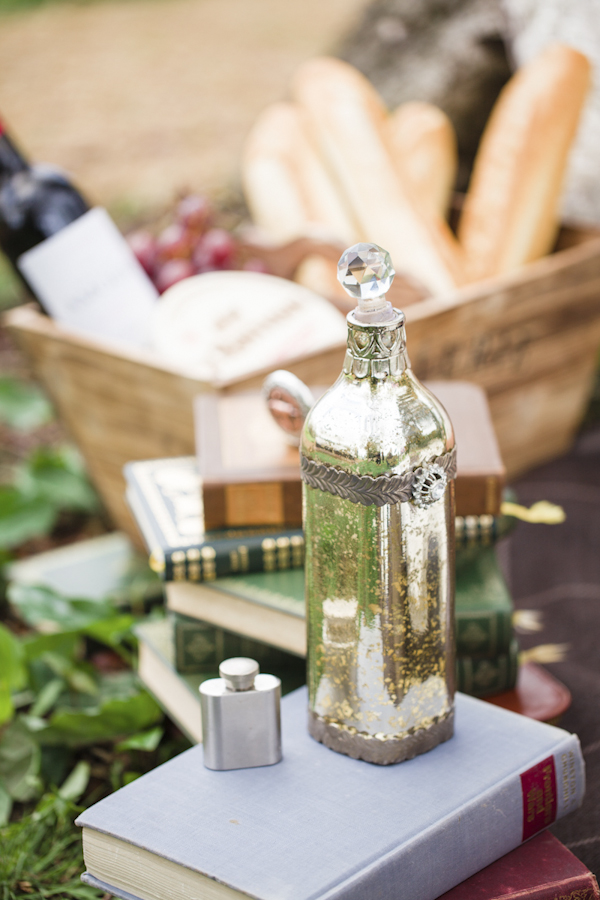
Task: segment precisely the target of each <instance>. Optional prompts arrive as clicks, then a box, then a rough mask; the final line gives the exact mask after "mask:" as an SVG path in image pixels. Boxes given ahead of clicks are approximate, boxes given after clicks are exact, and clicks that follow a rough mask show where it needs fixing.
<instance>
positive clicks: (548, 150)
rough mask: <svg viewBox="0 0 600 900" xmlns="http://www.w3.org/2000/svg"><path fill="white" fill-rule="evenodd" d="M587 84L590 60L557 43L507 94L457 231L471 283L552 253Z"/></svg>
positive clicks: (518, 75) (495, 111)
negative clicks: (563, 191)
mask: <svg viewBox="0 0 600 900" xmlns="http://www.w3.org/2000/svg"><path fill="white" fill-rule="evenodd" d="M589 83H590V64H589V62H588V60H587V58H586V57H585V56H584V55H583V54H581V53H579V52H578V51H577V50H574V49H573V48H571V47H567V46H564V45H561V44H553V45H551V46H549V47H547V48H546V49H545V50H544V51H543V52H542V53H541V54H540V55H539V56H537V57H536V58H535V59H534V60H532V62H530V63H529V64H528V65H526V66H523V68H522V69H520V70H519V71H518V72H517V73H516V74H515V75H514V76H513V77H512V78H511V80H510V81H509V82H508V84H507V85H506V86H505V88H504V89H503V91H502V93H501V94H500V96H499V98H498V100H497V102H496V105H495V106H494V109H493V111H492V114H491V116H490V119H489V121H488V124H487V126H486V129H485V132H484V134H483V137H482V140H481V144H480V147H479V150H478V153H477V157H476V159H475V165H474V168H473V174H472V177H471V183H470V185H469V191H468V193H467V197H466V200H465V205H464V210H463V213H462V216H461V220H460V225H459V239H460V243H461V245H462V246H463V248H464V251H465V262H466V266H467V273H468V278H469V280H471V281H476V280H478V279H480V278H485V277H487V276H490V275H497V274H500V273H503V272H508V271H510V270H512V269H515V268H517V267H518V266H520V265H522V264H523V263H526V262H529V261H531V260H534V259H537V258H538V257H540V256H543V255H544V254H545V253H548V252H549V250H550V249H551V248H552V244H553V242H554V239H555V237H556V232H557V229H558V222H559V202H560V195H561V188H562V184H563V179H564V174H565V169H566V164H567V161H568V156H569V150H570V147H571V144H572V142H573V139H574V137H575V134H576V131H577V124H578V122H579V116H580V113H581V110H582V107H583V104H584V102H585V98H586V94H587V91H588V86H589Z"/></svg>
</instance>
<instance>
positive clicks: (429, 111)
mask: <svg viewBox="0 0 600 900" xmlns="http://www.w3.org/2000/svg"><path fill="white" fill-rule="evenodd" d="M388 134H389V139H390V145H391V150H392V153H393V156H394V162H395V164H396V166H397V167H398V169H399V172H400V177H401V178H402V177H403V178H406V179H408V180H409V181H410V182H411V184H412V186H413V189H414V194H415V197H417V198H418V200H419V203H420V204H421V205H422V207H423V209H425V210H426V211H427V212H428V213H429V214H431V215H432V216H441V217H442V218H445V217H446V214H447V212H448V208H449V206H450V200H451V197H452V191H453V189H454V184H455V182H456V169H457V164H458V157H457V150H456V135H455V133H454V128H453V126H452V122H451V121H450V119H449V118H448V116H447V115H446V114H445V113H444V112H442V110H441V109H438V107H437V106H433V105H432V104H431V103H418V102H414V103H402V104H401V105H400V106H398V107H397V108H396V109H395V110H394V111H393V112H391V113H390V115H389V118H388Z"/></svg>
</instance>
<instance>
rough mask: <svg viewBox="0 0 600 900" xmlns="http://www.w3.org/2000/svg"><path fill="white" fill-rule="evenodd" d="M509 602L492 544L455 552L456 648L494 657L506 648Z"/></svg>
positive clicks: (509, 627) (459, 651)
mask: <svg viewBox="0 0 600 900" xmlns="http://www.w3.org/2000/svg"><path fill="white" fill-rule="evenodd" d="M512 614H513V603H512V597H511V596H510V592H509V590H508V586H507V584H506V581H505V579H504V576H503V574H502V572H501V570H500V567H499V565H498V559H497V557H496V552H495V550H494V549H493V548H492V547H471V548H468V549H463V550H459V551H457V554H456V652H457V655H458V656H470V657H479V658H481V657H488V658H490V657H497V656H500V655H502V654H506V653H508V652H509V649H510V644H511V640H512V637H513V629H512Z"/></svg>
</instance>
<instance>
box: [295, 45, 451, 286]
mask: <svg viewBox="0 0 600 900" xmlns="http://www.w3.org/2000/svg"><path fill="white" fill-rule="evenodd" d="M293 96H294V99H295V100H296V102H297V103H299V104H300V106H301V107H302V108H303V109H304V110H305V112H306V115H307V120H308V122H309V123H310V128H311V132H312V135H313V136H314V138H315V140H316V142H317V144H318V146H319V149H320V152H321V155H322V156H323V158H324V160H325V162H326V163H327V165H328V166H329V169H330V171H331V172H332V173H335V177H336V178H337V179H338V180H339V183H340V185H341V187H342V190H343V193H344V194H345V196H346V197H347V198H348V200H349V201H350V205H351V208H352V210H353V213H354V215H355V217H356V219H357V221H358V224H359V227H360V231H361V233H362V235H363V239H365V240H368V241H374V242H375V243H378V244H380V245H381V246H382V247H385V249H386V250H388V251H389V252H390V254H391V257H392V260H393V262H394V265H395V267H396V269H397V270H399V271H405V272H408V273H410V274H411V275H412V276H413V277H415V278H416V279H418V280H419V281H420V282H421V283H422V284H424V285H425V287H426V288H428V290H429V291H431V292H432V293H434V294H439V293H445V292H448V291H451V290H452V289H453V288H454V287H455V286H456V285H457V284H460V283H461V282H462V280H463V273H462V266H461V261H460V251H459V248H458V244H457V242H456V241H455V240H454V238H453V236H452V234H451V232H450V230H449V228H448V226H447V225H446V223H445V222H443V221H442V220H441V219H437V220H436V219H432V218H430V217H429V216H427V215H423V214H422V211H421V210H419V204H418V199H415V198H414V196H413V195H412V192H411V188H410V185H408V184H407V183H403V182H402V181H401V178H400V176H399V175H398V172H397V170H396V167H395V165H394V162H393V158H392V153H391V151H390V148H389V143H388V141H389V137H388V133H387V114H386V110H385V108H384V107H383V104H382V102H381V100H380V98H379V96H378V94H377V93H376V91H375V90H374V88H373V87H372V86H371V85H370V84H369V82H368V81H367V80H366V79H365V78H364V77H363V76H362V75H361V74H360V73H359V72H358V71H357V70H356V69H354V68H353V67H352V66H349V65H348V64H347V63H344V62H342V61H340V60H337V59H333V58H328V57H323V58H319V59H313V60H310V61H309V62H307V63H304V65H303V66H301V68H300V69H299V71H298V72H297V75H296V77H295V79H294V83H293Z"/></svg>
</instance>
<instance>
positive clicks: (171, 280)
mask: <svg viewBox="0 0 600 900" xmlns="http://www.w3.org/2000/svg"><path fill="white" fill-rule="evenodd" d="M213 220H214V212H213V209H212V207H211V205H210V203H209V201H208V200H207V199H206V198H205V197H202V196H198V195H196V194H190V195H189V196H187V197H184V198H183V200H181V201H180V202H179V203H178V205H177V208H176V212H175V221H174V222H173V223H172V224H171V225H168V226H167V228H165V229H164V231H162V232H161V233H160V234H159V235H158V237H154V235H152V234H151V233H150V232H149V231H134V232H132V233H131V234H130V235H128V237H127V241H128V243H129V246H130V247H131V249H132V250H133V252H134V254H135V256H136V257H137V259H138V262H139V263H140V264H141V266H142V267H143V269H144V270H145V271H146V272H147V274H148V275H149V276H150V278H151V279H152V281H153V282H154V285H155V286H156V289H157V291H158V292H159V294H162V293H164V291H166V290H167V288H170V287H172V286H173V285H174V284H177V282H178V281H183V279H184V278H189V277H190V276H191V275H200V274H202V273H203V272H217V271H219V270H223V269H238V268H243V269H246V270H249V271H254V272H265V271H266V267H265V266H264V265H263V263H262V262H261V261H260V260H257V259H249V260H246V261H245V262H242V258H243V256H244V254H243V253H241V252H240V249H241V248H240V245H239V244H238V242H237V241H236V240H235V238H234V237H233V235H232V234H231V233H230V232H229V231H226V230H225V229H224V228H215V227H214V226H213Z"/></svg>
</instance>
